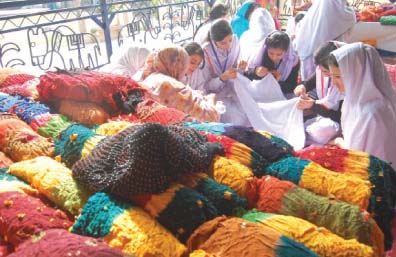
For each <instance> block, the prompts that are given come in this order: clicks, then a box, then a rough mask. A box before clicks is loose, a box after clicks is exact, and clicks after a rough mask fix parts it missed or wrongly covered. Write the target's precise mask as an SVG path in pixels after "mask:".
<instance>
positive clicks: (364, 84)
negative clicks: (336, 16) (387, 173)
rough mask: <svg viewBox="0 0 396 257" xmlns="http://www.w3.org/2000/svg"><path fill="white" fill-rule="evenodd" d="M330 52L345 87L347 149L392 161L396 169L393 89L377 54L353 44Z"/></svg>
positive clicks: (370, 49)
mask: <svg viewBox="0 0 396 257" xmlns="http://www.w3.org/2000/svg"><path fill="white" fill-rule="evenodd" d="M333 55H334V56H335V57H336V59H337V62H338V64H339V68H340V71H341V76H342V78H343V81H344V86H345V99H344V104H343V107H342V115H341V127H342V130H343V134H344V140H345V143H346V146H347V148H350V149H356V150H361V151H365V152H368V153H370V154H372V155H375V156H377V157H379V158H382V159H384V160H386V161H391V162H392V163H393V165H392V166H393V167H394V168H396V136H395V131H396V92H395V91H394V89H393V88H392V84H391V80H390V78H389V75H388V73H387V71H386V69H385V66H384V64H383V62H382V60H381V58H380V56H379V54H378V53H377V51H376V50H375V49H374V48H373V47H371V46H369V45H365V44H362V43H354V44H349V45H346V46H343V47H341V48H339V49H337V50H335V51H334V52H333Z"/></svg>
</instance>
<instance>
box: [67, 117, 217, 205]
mask: <svg viewBox="0 0 396 257" xmlns="http://www.w3.org/2000/svg"><path fill="white" fill-rule="evenodd" d="M222 150H223V148H222V147H221V145H219V144H213V143H208V142H207V140H206V138H205V137H204V136H202V135H200V134H199V133H198V132H196V131H195V130H192V129H188V128H183V127H176V126H169V127H165V126H162V125H160V124H156V123H148V124H144V125H142V126H134V127H129V128H126V129H124V130H123V131H121V132H120V133H118V134H116V135H114V136H109V137H107V138H106V139H104V140H102V141H101V143H100V144H99V145H97V146H96V147H95V149H93V151H92V152H91V153H90V154H89V155H88V156H87V157H86V158H84V159H82V160H80V161H78V162H77V163H76V164H75V165H74V166H73V176H74V177H75V178H76V179H77V180H78V181H79V182H80V183H81V184H83V185H85V186H87V187H88V188H89V189H90V190H92V191H94V192H98V191H105V192H108V193H113V194H116V195H118V196H120V197H123V198H129V197H131V196H133V195H136V194H144V193H159V192H162V191H163V190H165V189H166V188H168V187H169V185H170V183H171V182H172V181H175V180H176V179H177V178H178V177H179V176H180V175H183V174H186V173H188V172H196V171H206V170H208V169H209V166H210V164H211V163H212V160H213V157H214V155H215V154H216V153H219V152H222Z"/></svg>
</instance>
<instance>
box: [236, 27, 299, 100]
mask: <svg viewBox="0 0 396 257" xmlns="http://www.w3.org/2000/svg"><path fill="white" fill-rule="evenodd" d="M244 47H245V46H244ZM248 67H249V69H248V71H247V72H245V75H246V76H247V77H248V78H249V79H251V80H253V79H256V80H257V79H262V78H263V77H265V76H267V74H269V73H271V74H272V75H273V76H274V77H275V78H276V80H278V82H279V85H280V87H281V90H282V92H283V94H284V95H285V97H286V98H292V97H293V91H294V89H295V87H296V86H297V79H298V72H299V69H300V62H299V60H298V56H297V54H296V53H295V52H294V51H293V48H292V46H291V44H290V38H289V36H288V35H287V34H286V33H284V32H281V31H274V32H272V33H271V34H270V35H269V36H268V37H267V38H266V39H265V41H264V44H263V45H262V47H261V49H259V52H256V53H255V54H254V55H253V58H251V59H250V60H249V61H248Z"/></svg>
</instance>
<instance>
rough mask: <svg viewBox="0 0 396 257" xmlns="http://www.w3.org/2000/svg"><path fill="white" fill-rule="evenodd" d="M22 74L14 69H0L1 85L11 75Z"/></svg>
mask: <svg viewBox="0 0 396 257" xmlns="http://www.w3.org/2000/svg"><path fill="white" fill-rule="evenodd" d="M21 73H22V72H21V71H19V70H17V69H14V68H1V69H0V85H2V84H3V82H4V81H5V80H6V79H7V77H8V76H10V75H15V74H21Z"/></svg>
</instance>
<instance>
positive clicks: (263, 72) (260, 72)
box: [254, 66, 268, 78]
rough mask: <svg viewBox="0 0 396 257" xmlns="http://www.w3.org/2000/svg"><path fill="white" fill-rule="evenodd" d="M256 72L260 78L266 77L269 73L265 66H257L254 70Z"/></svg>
mask: <svg viewBox="0 0 396 257" xmlns="http://www.w3.org/2000/svg"><path fill="white" fill-rule="evenodd" d="M254 72H255V73H256V75H257V76H258V77H260V78H264V77H265V76H267V74H268V69H267V68H265V67H263V66H259V67H256V69H255V70H254Z"/></svg>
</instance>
